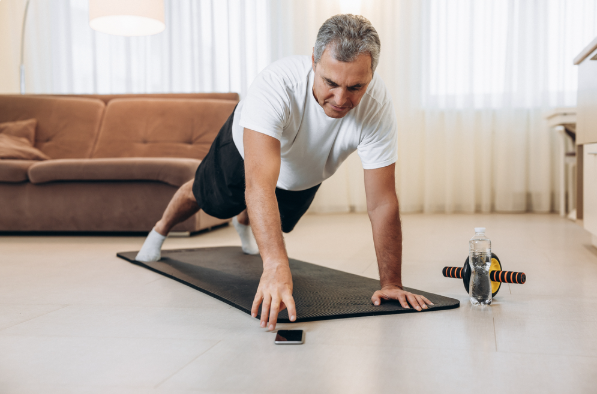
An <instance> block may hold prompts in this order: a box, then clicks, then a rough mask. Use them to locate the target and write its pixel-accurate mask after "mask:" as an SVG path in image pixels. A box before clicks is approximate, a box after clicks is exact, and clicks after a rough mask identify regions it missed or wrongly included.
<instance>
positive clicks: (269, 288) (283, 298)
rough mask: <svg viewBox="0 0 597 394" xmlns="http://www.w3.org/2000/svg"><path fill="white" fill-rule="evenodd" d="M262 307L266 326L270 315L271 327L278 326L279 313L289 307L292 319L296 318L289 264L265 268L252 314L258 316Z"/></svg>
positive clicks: (263, 323) (262, 319) (262, 324)
mask: <svg viewBox="0 0 597 394" xmlns="http://www.w3.org/2000/svg"><path fill="white" fill-rule="evenodd" d="M261 302H263V305H262V307H261V327H266V326H267V324H268V316H269V329H270V330H273V329H274V328H276V321H277V320H278V313H280V311H283V310H284V309H286V308H288V317H289V318H290V321H295V320H296V307H295V306H294V299H293V298H292V275H291V273H290V268H289V267H288V264H279V265H277V266H275V267H272V268H266V269H264V270H263V274H262V275H261V280H260V281H259V287H258V288H257V294H256V295H255V300H254V301H253V307H252V308H251V316H253V317H257V312H258V311H259V305H260V304H261Z"/></svg>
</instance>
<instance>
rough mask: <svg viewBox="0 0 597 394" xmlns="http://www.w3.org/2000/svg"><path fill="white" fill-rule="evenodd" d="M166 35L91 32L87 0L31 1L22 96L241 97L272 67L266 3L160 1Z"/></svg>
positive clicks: (259, 0) (250, 0)
mask: <svg viewBox="0 0 597 394" xmlns="http://www.w3.org/2000/svg"><path fill="white" fill-rule="evenodd" d="M165 11H166V30H165V31H164V32H163V33H161V34H157V35H154V36H149V37H131V38H128V37H118V36H111V35H108V34H103V33H98V32H95V31H93V30H91V29H90V28H89V22H88V18H89V11H88V0H52V1H46V0H32V1H31V10H30V12H31V15H30V17H31V18H30V19H29V24H28V28H29V29H30V31H31V34H29V33H28V35H27V37H26V39H27V40H28V44H29V45H28V46H27V48H28V51H27V53H26V58H27V59H26V62H27V82H28V85H27V91H28V92H33V93H154V92H156V93H162V92H229V91H232V92H239V93H241V94H244V92H245V91H246V89H247V87H248V85H249V84H250V82H251V81H252V80H253V79H254V78H255V76H256V75H257V74H258V72H259V71H260V70H262V69H263V68H264V67H265V66H267V65H268V64H269V63H270V61H271V54H270V46H269V45H268V43H269V37H270V32H269V23H268V15H269V3H268V1H266V0H166V1H165Z"/></svg>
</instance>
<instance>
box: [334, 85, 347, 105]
mask: <svg viewBox="0 0 597 394" xmlns="http://www.w3.org/2000/svg"><path fill="white" fill-rule="evenodd" d="M335 90H336V91H335V92H334V101H335V102H336V105H337V106H338V107H344V105H345V104H346V103H347V102H348V92H347V90H346V89H344V88H337V89H335Z"/></svg>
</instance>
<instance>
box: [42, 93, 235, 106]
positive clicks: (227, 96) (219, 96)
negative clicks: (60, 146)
mask: <svg viewBox="0 0 597 394" xmlns="http://www.w3.org/2000/svg"><path fill="white" fill-rule="evenodd" d="M51 97H80V98H95V99H99V100H102V101H103V102H104V103H106V104H108V102H109V101H111V100H115V99H121V98H163V99H166V98H167V99H215V100H233V101H239V99H240V98H239V96H238V93H142V94H56V95H52V96H51Z"/></svg>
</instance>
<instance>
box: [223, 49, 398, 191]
mask: <svg viewBox="0 0 597 394" xmlns="http://www.w3.org/2000/svg"><path fill="white" fill-rule="evenodd" d="M313 78H314V73H313V70H312V67H311V58H310V57H309V56H290V57H287V58H284V59H281V60H278V61H276V62H274V63H272V64H271V65H270V66H268V67H267V68H266V69H265V70H263V71H262V72H261V73H260V74H259V75H258V76H257V78H256V79H255V81H254V82H253V84H252V85H251V87H250V88H249V92H248V94H247V96H246V97H245V98H244V99H243V100H241V102H240V103H239V104H238V107H237V108H236V111H235V113H234V121H233V125H232V134H233V139H234V143H235V145H236V147H237V148H238V151H239V152H240V154H241V156H242V157H243V158H244V157H245V154H244V148H243V131H244V128H247V129H251V130H255V131H257V132H260V133H263V134H266V135H269V136H271V137H274V138H276V139H277V140H279V141H280V144H281V156H282V157H281V158H282V162H281V167H280V175H279V177H278V183H277V187H279V188H280V189H285V190H305V189H308V188H310V187H313V186H315V185H318V184H320V183H321V182H323V181H324V180H325V179H327V178H329V177H330V176H332V174H334V172H336V170H337V169H338V167H340V164H342V162H343V161H344V160H346V158H347V157H348V156H349V155H350V154H351V153H352V152H354V151H355V150H357V151H358V154H359V156H360V158H361V162H362V164H363V168H365V169H374V168H381V167H386V166H388V165H390V164H392V163H395V162H396V160H397V158H398V152H397V150H398V147H397V140H396V138H397V136H396V133H397V131H396V115H395V114H394V108H393V105H392V100H391V98H390V95H389V93H388V91H387V89H386V87H385V85H384V83H383V81H382V80H381V78H380V77H379V76H378V75H377V74H374V76H373V80H372V81H371V83H370V84H369V86H368V87H367V92H366V93H365V95H364V96H363V98H362V99H361V102H360V103H359V105H357V106H356V107H355V108H353V109H352V110H350V111H349V112H348V114H347V115H346V116H345V117H343V118H341V119H334V118H330V117H328V116H327V115H326V114H325V112H324V110H323V108H321V106H320V105H319V103H318V102H317V100H315V97H313Z"/></svg>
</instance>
